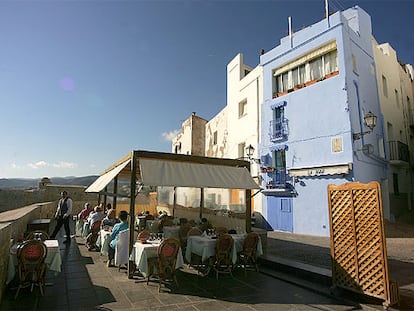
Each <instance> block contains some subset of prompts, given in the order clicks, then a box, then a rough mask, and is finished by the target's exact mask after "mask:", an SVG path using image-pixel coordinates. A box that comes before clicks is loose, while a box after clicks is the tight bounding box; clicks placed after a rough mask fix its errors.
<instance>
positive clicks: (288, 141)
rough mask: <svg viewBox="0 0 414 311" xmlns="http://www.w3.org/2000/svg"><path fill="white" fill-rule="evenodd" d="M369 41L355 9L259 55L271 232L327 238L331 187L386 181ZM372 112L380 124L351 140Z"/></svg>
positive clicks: (365, 20)
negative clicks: (287, 232)
mask: <svg viewBox="0 0 414 311" xmlns="http://www.w3.org/2000/svg"><path fill="white" fill-rule="evenodd" d="M371 36H372V34H371V19H370V17H369V15H368V14H367V13H366V12H365V11H363V10H362V9H361V8H359V7H354V8H351V9H348V10H346V11H343V12H337V13H335V14H333V15H331V16H330V17H329V20H328V19H324V20H322V21H320V22H318V23H316V24H314V25H312V26H310V27H307V28H305V29H302V30H300V31H299V32H297V33H295V34H293V36H292V37H285V38H282V39H281V42H280V45H278V46H277V47H275V48H274V49H272V50H271V51H269V52H267V53H266V54H264V55H262V56H261V57H260V63H261V65H262V66H263V104H262V114H261V126H262V128H261V144H260V147H259V155H260V158H261V180H262V186H263V188H265V190H264V191H263V196H262V198H263V201H262V204H263V205H262V206H263V207H262V214H263V217H264V218H265V219H266V221H267V223H268V226H269V227H270V229H273V230H282V231H289V232H294V233H301V234H311V235H319V236H329V211H328V199H327V186H328V185H329V184H342V183H344V182H349V181H360V182H364V183H365V182H368V181H372V180H377V181H379V182H380V183H381V182H383V181H384V180H386V178H387V162H386V161H385V159H384V157H383V152H384V143H383V136H384V135H383V128H382V123H381V122H380V120H381V115H380V108H379V99H378V92H377V82H376V76H375V63H374V56H373V50H372V41H371ZM334 59H335V61H333V60H334ZM318 61H319V62H320V68H323V70H322V69H321V72H319V73H315V72H316V71H315V70H314V71H312V70H313V69H309V68H317V66H318V64H317V62H318ZM332 64H334V65H335V64H336V66H334V65H332ZM301 70H303V76H301ZM305 71H306V74H305ZM310 71H312V72H311V73H310ZM315 76H317V77H318V78H317V79H311V77H315ZM297 77H299V78H297ZM304 77H307V79H305V80H308V81H306V83H305V80H303V79H304ZM281 81H283V82H281ZM286 81H289V83H288V84H283V83H286ZM298 81H299V82H298ZM369 111H371V112H372V113H374V114H375V115H376V116H378V122H377V126H376V127H375V128H374V130H373V132H372V133H370V134H367V135H364V136H363V137H362V139H358V140H354V139H353V133H357V132H361V131H367V130H368V128H367V127H366V126H365V125H364V121H363V116H364V115H365V114H366V113H367V112H369Z"/></svg>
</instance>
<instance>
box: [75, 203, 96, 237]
mask: <svg viewBox="0 0 414 311" xmlns="http://www.w3.org/2000/svg"><path fill="white" fill-rule="evenodd" d="M92 211H93V209H92V206H91V205H90V204H89V203H85V205H84V207H83V210H81V211H80V212H79V214H78V221H79V223H78V224H77V226H78V225H79V231H80V234H81V235H82V236H83V230H84V226H85V223H86V222H87V221H88V217H89V215H90V214H91V212H92ZM77 228H78V227H77Z"/></svg>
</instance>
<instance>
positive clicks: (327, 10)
mask: <svg viewBox="0 0 414 311" xmlns="http://www.w3.org/2000/svg"><path fill="white" fill-rule="evenodd" d="M325 17H326V20H327V21H328V28H330V27H331V25H330V24H329V3H328V0H325Z"/></svg>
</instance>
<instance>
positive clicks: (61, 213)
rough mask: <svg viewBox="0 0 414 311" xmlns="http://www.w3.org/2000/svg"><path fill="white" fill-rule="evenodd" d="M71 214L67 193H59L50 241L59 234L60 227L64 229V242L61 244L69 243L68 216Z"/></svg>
mask: <svg viewBox="0 0 414 311" xmlns="http://www.w3.org/2000/svg"><path fill="white" fill-rule="evenodd" d="M71 213H72V199H71V198H70V197H69V196H68V193H67V191H65V190H64V191H62V192H61V193H60V200H59V202H58V206H57V210H56V214H55V218H56V227H55V229H54V230H53V233H52V235H51V236H50V237H51V238H52V239H54V238H55V237H56V234H57V233H58V232H59V230H60V228H62V225H63V226H64V227H65V232H66V240H65V241H63V243H70V228H69V219H70V214H71Z"/></svg>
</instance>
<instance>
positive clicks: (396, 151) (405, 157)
mask: <svg viewBox="0 0 414 311" xmlns="http://www.w3.org/2000/svg"><path fill="white" fill-rule="evenodd" d="M388 148H389V153H390V154H389V156H390V157H389V158H390V161H403V162H407V163H410V151H409V149H408V145H407V144H404V143H402V142H400V141H389V142H388Z"/></svg>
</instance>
